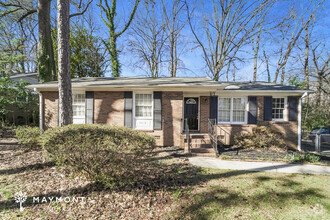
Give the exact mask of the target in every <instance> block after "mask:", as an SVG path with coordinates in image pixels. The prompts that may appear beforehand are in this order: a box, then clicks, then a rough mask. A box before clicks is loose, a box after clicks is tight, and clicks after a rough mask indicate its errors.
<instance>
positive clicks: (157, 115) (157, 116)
mask: <svg viewBox="0 0 330 220" xmlns="http://www.w3.org/2000/svg"><path fill="white" fill-rule="evenodd" d="M154 130H162V92H154Z"/></svg>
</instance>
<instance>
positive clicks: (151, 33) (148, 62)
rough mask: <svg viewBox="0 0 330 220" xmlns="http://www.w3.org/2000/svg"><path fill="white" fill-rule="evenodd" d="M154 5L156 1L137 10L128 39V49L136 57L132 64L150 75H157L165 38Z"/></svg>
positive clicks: (161, 61)
mask: <svg viewBox="0 0 330 220" xmlns="http://www.w3.org/2000/svg"><path fill="white" fill-rule="evenodd" d="M156 6H157V5H156V3H152V2H150V3H146V4H145V7H143V8H142V9H141V10H140V11H139V13H138V14H137V17H136V21H135V24H134V25H133V26H132V31H131V32H130V33H129V34H130V36H129V40H128V41H129V48H130V49H129V50H130V51H131V52H132V53H133V54H135V55H136V56H137V57H138V60H137V62H136V63H135V64H134V66H137V67H138V68H140V69H142V70H143V71H145V72H146V74H147V75H150V76H151V77H158V76H159V69H160V65H161V64H162V63H163V62H164V52H165V43H166V40H167V38H166V36H165V31H164V29H165V27H164V26H165V25H164V23H163V22H162V19H161V18H160V16H159V15H158V14H157V11H155V9H156V10H157V7H156Z"/></svg>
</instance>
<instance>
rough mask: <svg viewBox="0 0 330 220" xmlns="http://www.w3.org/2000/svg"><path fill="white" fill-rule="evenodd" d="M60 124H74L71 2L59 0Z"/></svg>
mask: <svg viewBox="0 0 330 220" xmlns="http://www.w3.org/2000/svg"><path fill="white" fill-rule="evenodd" d="M57 10H58V12H57V13H58V14H57V22H58V34H57V39H58V93H59V99H58V100H59V126H63V125H68V124H72V120H73V119H72V90H71V76H70V17H69V12H70V3H69V1H67V0H57Z"/></svg>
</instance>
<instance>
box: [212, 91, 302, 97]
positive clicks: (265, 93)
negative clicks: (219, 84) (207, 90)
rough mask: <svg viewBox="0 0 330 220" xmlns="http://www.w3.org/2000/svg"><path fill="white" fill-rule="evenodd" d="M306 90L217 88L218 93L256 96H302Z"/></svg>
mask: <svg viewBox="0 0 330 220" xmlns="http://www.w3.org/2000/svg"><path fill="white" fill-rule="evenodd" d="M305 92H306V91H304V90H232V91H229V90H217V92H216V95H222V94H228V95H230V94H236V95H238V94H244V95H255V96H273V95H275V94H276V95H279V94H281V95H283V96H295V95H296V96H301V95H303V94H304V93H305Z"/></svg>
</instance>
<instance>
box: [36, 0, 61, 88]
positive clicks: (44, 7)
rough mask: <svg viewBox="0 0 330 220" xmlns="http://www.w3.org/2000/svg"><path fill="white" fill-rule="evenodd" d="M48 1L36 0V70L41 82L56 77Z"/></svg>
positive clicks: (49, 0)
mask: <svg viewBox="0 0 330 220" xmlns="http://www.w3.org/2000/svg"><path fill="white" fill-rule="evenodd" d="M50 3H51V0H38V26H39V44H38V72H39V81H40V82H41V83H42V82H48V81H52V80H56V79H57V75H56V67H55V60H54V50H53V44H52V36H51V24H50Z"/></svg>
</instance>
